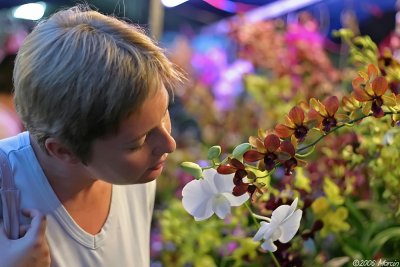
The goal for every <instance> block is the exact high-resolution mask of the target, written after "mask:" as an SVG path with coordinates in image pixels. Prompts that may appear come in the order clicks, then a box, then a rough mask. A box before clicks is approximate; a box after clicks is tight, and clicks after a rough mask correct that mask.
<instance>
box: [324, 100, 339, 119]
mask: <svg viewBox="0 0 400 267" xmlns="http://www.w3.org/2000/svg"><path fill="white" fill-rule="evenodd" d="M323 104H324V105H325V108H326V111H327V112H328V114H329V115H330V116H333V115H334V114H335V113H336V112H337V111H338V109H339V99H338V98H337V96H330V97H328V98H327V99H325V101H324V102H323Z"/></svg>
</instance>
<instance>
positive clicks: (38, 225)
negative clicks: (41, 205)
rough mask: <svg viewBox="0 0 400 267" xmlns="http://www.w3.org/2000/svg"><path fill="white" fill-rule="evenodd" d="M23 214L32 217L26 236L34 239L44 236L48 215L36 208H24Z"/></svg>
mask: <svg viewBox="0 0 400 267" xmlns="http://www.w3.org/2000/svg"><path fill="white" fill-rule="evenodd" d="M22 214H24V215H25V216H26V217H29V218H30V219H31V224H30V226H29V227H28V228H27V229H26V237H27V238H33V239H42V238H44V235H45V232H46V216H44V215H43V214H42V213H40V212H39V211H38V210H35V209H23V210H22Z"/></svg>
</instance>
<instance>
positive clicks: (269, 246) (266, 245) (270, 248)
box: [261, 239, 278, 252]
mask: <svg viewBox="0 0 400 267" xmlns="http://www.w3.org/2000/svg"><path fill="white" fill-rule="evenodd" d="M261 248H262V249H265V250H268V251H271V252H275V251H276V250H277V249H278V247H277V246H275V244H274V243H273V242H272V240H271V239H268V240H265V241H264V242H263V243H262V244H261Z"/></svg>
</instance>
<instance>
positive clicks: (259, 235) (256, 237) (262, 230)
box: [253, 221, 269, 241]
mask: <svg viewBox="0 0 400 267" xmlns="http://www.w3.org/2000/svg"><path fill="white" fill-rule="evenodd" d="M260 224H261V227H260V229H258V231H257V233H256V234H255V235H254V237H253V240H254V241H260V240H261V239H262V238H263V236H264V234H265V231H267V229H268V225H269V223H267V222H264V221H263V222H261V223H260Z"/></svg>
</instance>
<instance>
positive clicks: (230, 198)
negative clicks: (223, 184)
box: [224, 194, 250, 207]
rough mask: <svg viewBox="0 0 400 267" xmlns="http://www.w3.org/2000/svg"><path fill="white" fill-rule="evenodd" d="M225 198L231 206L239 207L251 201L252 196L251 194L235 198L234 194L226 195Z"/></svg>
mask: <svg viewBox="0 0 400 267" xmlns="http://www.w3.org/2000/svg"><path fill="white" fill-rule="evenodd" d="M224 196H225V198H226V199H227V200H228V201H229V203H230V205H231V206H232V207H238V206H241V205H243V203H245V202H246V201H247V200H249V198H250V195H249V194H244V195H241V196H238V197H235V196H234V195H232V194H224Z"/></svg>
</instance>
